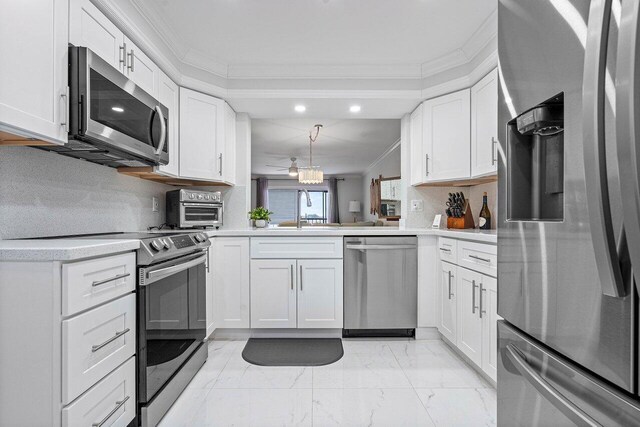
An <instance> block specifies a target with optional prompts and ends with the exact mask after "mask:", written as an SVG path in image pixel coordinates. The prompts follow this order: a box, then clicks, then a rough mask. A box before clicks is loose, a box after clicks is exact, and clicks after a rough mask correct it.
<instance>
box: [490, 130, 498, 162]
mask: <svg viewBox="0 0 640 427" xmlns="http://www.w3.org/2000/svg"><path fill="white" fill-rule="evenodd" d="M496 142H498V141H496V139H495V138H494V137H493V136H492V137H491V166H494V165H495V164H496V149H495V146H496Z"/></svg>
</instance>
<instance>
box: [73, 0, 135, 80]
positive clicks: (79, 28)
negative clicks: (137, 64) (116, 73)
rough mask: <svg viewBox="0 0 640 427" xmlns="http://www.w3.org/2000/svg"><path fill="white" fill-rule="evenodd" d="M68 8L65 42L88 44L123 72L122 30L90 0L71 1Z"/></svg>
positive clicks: (124, 59)
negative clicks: (67, 34)
mask: <svg viewBox="0 0 640 427" xmlns="http://www.w3.org/2000/svg"><path fill="white" fill-rule="evenodd" d="M69 7H70V10H69V43H71V44H72V45H75V46H84V47H88V48H89V49H91V50H92V51H93V52H94V53H95V54H96V55H98V56H99V57H100V58H102V59H104V60H105V61H107V62H108V63H109V64H111V65H113V67H114V68H117V69H118V70H120V71H121V72H123V73H124V71H125V61H126V51H127V46H125V45H124V34H123V33H122V31H120V30H119V29H118V27H116V26H115V24H114V23H113V22H111V21H110V20H109V18H107V17H106V16H105V15H104V14H103V13H102V12H100V10H98V8H97V7H95V6H94V5H93V4H92V3H91V1H90V0H71V2H70V5H69Z"/></svg>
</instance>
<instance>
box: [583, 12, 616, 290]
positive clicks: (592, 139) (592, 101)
mask: <svg viewBox="0 0 640 427" xmlns="http://www.w3.org/2000/svg"><path fill="white" fill-rule="evenodd" d="M610 16H611V0H595V1H592V2H591V8H590V10H589V26H588V28H587V44H586V49H585V57H584V79H583V90H582V92H583V93H582V100H583V110H582V116H583V120H582V123H583V124H582V126H583V137H584V144H583V155H584V166H585V171H586V172H587V173H585V180H586V184H587V207H588V210H589V222H590V226H591V227H590V228H591V236H592V239H593V247H594V251H595V255H596V260H598V262H597V269H598V275H599V278H600V286H601V289H602V293H603V294H604V295H608V296H612V297H616V298H620V297H624V296H626V290H625V286H624V282H623V279H622V272H621V270H620V260H619V258H618V253H617V250H616V241H615V235H614V231H613V221H612V219H611V206H610V200H609V188H608V186H607V166H606V157H605V156H606V152H605V144H604V86H605V74H606V59H607V39H608V33H609V19H610Z"/></svg>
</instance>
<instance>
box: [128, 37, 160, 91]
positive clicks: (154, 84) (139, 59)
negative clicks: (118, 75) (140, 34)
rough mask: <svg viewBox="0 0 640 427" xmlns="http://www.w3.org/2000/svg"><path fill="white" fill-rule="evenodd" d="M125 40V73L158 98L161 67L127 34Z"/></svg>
mask: <svg viewBox="0 0 640 427" xmlns="http://www.w3.org/2000/svg"><path fill="white" fill-rule="evenodd" d="M124 41H125V45H126V47H127V65H126V73H125V74H126V75H127V77H129V79H131V80H132V81H133V82H134V83H135V84H136V85H138V86H139V87H140V88H141V89H142V90H144V91H145V92H147V93H148V94H149V95H151V96H153V97H154V98H157V97H158V82H159V75H160V68H159V67H158V66H157V65H156V64H155V63H154V62H153V61H152V60H151V58H149V57H148V56H147V55H145V53H144V52H143V51H142V50H140V49H139V48H138V46H136V45H135V44H134V43H133V42H132V41H131V40H130V39H129V38H128V37H127V36H125V37H124Z"/></svg>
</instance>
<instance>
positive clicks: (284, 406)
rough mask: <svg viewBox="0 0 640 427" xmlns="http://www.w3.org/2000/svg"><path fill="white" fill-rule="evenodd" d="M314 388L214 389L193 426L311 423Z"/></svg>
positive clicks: (208, 395)
mask: <svg viewBox="0 0 640 427" xmlns="http://www.w3.org/2000/svg"><path fill="white" fill-rule="evenodd" d="M311 400H312V399H311V390H284V389H278V390H265V389H235V390H225V389H213V390H211V391H210V393H209V394H207V395H206V398H205V400H204V403H203V404H202V405H201V406H200V409H199V410H198V411H197V412H196V413H195V414H194V415H193V417H192V418H191V420H190V422H191V425H192V426H202V427H205V426H206V427H209V426H256V427H258V426H259V427H262V426H264V427H269V426H311V425H312V424H311V423H312V419H311V407H312V406H311V404H312V401H311Z"/></svg>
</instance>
